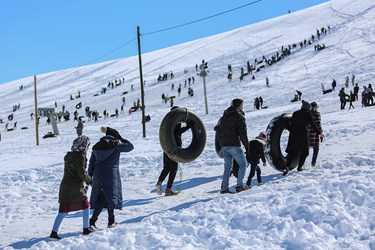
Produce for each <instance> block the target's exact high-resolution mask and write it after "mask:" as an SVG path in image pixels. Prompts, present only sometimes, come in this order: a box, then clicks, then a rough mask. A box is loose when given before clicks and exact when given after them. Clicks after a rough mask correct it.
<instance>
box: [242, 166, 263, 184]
mask: <svg viewBox="0 0 375 250" xmlns="http://www.w3.org/2000/svg"><path fill="white" fill-rule="evenodd" d="M250 167H251V168H250V174H249V177H248V178H247V182H246V185H248V186H251V180H252V179H253V177H254V176H255V172H256V173H257V181H258V184H259V183H262V177H261V174H262V170H261V169H260V167H259V166H258V164H257V163H250Z"/></svg>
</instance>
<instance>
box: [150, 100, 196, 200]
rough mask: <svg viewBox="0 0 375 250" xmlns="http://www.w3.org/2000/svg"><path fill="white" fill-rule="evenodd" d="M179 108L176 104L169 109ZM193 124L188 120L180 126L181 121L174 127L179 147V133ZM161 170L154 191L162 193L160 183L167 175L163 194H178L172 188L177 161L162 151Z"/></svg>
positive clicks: (180, 143) (180, 141) (180, 142)
mask: <svg viewBox="0 0 375 250" xmlns="http://www.w3.org/2000/svg"><path fill="white" fill-rule="evenodd" d="M177 108H179V107H178V106H173V107H172V108H171V111H172V110H174V109H177ZM193 126H194V122H193V121H189V122H188V123H187V125H186V126H185V127H182V126H181V123H179V124H178V125H177V126H176V127H175V129H174V137H175V140H176V143H177V146H179V147H181V146H182V140H181V135H182V134H183V133H185V132H186V131H187V130H189V129H190V128H192V127H193ZM163 164H164V165H163V170H162V171H161V173H160V175H159V179H158V182H157V183H156V186H155V187H156V193H157V194H158V195H162V193H163V192H162V188H161V185H162V183H163V181H164V180H165V178H166V177H167V176H168V175H169V177H168V182H167V189H166V190H165V196H172V195H176V194H178V193H177V192H175V191H173V190H172V186H173V182H174V179H175V177H176V174H177V170H178V163H177V162H175V161H173V160H172V159H170V158H169V157H168V155H167V154H166V153H165V152H163Z"/></svg>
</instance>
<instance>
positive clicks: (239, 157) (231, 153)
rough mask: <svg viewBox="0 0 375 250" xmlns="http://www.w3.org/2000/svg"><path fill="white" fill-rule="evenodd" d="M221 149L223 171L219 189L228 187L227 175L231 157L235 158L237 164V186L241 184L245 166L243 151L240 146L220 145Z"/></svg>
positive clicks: (229, 170)
mask: <svg viewBox="0 0 375 250" xmlns="http://www.w3.org/2000/svg"><path fill="white" fill-rule="evenodd" d="M221 150H222V152H223V155H224V173H223V182H222V187H221V190H227V189H229V177H230V174H231V172H232V161H233V159H235V160H236V161H237V163H238V165H239V170H238V176H237V187H238V186H242V185H243V179H244V177H245V172H246V166H247V161H246V159H245V154H244V152H243V151H242V149H241V147H222V148H221Z"/></svg>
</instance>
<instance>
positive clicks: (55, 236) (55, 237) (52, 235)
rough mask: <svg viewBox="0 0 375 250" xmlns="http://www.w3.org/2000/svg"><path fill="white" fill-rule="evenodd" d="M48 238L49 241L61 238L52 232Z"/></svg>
mask: <svg viewBox="0 0 375 250" xmlns="http://www.w3.org/2000/svg"><path fill="white" fill-rule="evenodd" d="M49 237H50V238H51V239H54V240H61V238H60V237H59V236H58V235H57V232H55V231H53V230H52V232H51V234H50V235H49Z"/></svg>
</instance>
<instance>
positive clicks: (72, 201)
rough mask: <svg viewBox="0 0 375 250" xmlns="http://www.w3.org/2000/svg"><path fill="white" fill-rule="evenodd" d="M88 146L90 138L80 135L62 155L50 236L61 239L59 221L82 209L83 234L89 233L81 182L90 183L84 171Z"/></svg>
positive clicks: (83, 189)
mask: <svg viewBox="0 0 375 250" xmlns="http://www.w3.org/2000/svg"><path fill="white" fill-rule="evenodd" d="M89 146H90V139H89V138H88V137H87V136H84V135H83V136H81V137H78V138H76V139H75V140H74V141H73V145H72V148H71V152H68V153H67V154H66V155H65V157H64V165H65V166H64V176H63V179H62V181H61V184H60V191H59V203H60V206H59V213H58V214H57V216H56V219H55V222H54V224H53V228H52V232H51V234H50V236H49V237H50V238H52V239H58V240H59V239H61V238H60V237H59V236H58V235H57V232H58V230H59V227H60V225H61V222H62V221H63V219H64V218H65V216H66V215H67V214H68V213H69V212H73V211H79V210H83V213H82V218H83V234H89V233H91V232H92V230H91V229H90V228H89V217H90V205H89V202H88V200H87V196H86V190H85V188H84V187H83V182H85V183H86V184H90V183H91V177H90V176H89V175H88V174H87V172H86V162H87V159H86V153H87V150H88V148H89Z"/></svg>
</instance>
